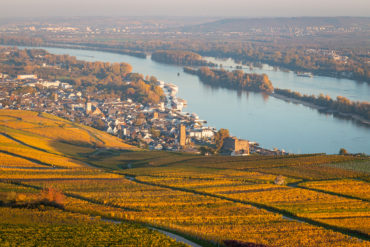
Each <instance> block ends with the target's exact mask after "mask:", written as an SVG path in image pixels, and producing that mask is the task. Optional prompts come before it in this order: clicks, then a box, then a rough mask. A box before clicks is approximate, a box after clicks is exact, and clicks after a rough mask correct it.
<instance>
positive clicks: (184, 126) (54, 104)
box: [0, 73, 278, 155]
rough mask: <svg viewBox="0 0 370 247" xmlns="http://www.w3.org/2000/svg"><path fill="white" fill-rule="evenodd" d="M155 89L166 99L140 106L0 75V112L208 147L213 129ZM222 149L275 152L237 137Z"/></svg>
mask: <svg viewBox="0 0 370 247" xmlns="http://www.w3.org/2000/svg"><path fill="white" fill-rule="evenodd" d="M159 85H160V87H161V88H162V89H163V91H164V93H165V95H166V100H165V101H164V102H162V103H160V104H158V105H155V106H145V105H143V104H141V103H138V102H134V101H133V100H132V99H129V98H128V99H120V98H115V99H112V98H108V99H107V98H105V99H101V97H96V96H98V95H99V94H100V92H99V91H98V92H95V93H94V94H89V93H88V92H86V91H83V90H82V91H78V90H76V89H75V88H74V87H73V86H72V85H70V84H68V83H64V82H60V81H44V80H42V79H39V78H37V76H36V75H18V76H17V77H16V78H11V77H9V76H8V75H6V74H2V73H0V102H1V103H0V109H1V108H5V109H19V110H32V111H39V112H47V113H52V114H54V115H57V116H59V117H63V118H66V119H69V120H71V121H75V122H80V123H82V124H85V125H88V126H93V127H95V128H98V129H101V130H103V131H106V132H108V133H110V134H112V135H115V136H118V137H119V138H122V139H124V140H126V141H127V142H129V143H132V144H136V145H139V146H141V147H146V148H149V149H151V150H171V151H179V150H181V151H185V152H199V151H198V148H196V147H199V146H201V145H208V146H209V145H213V144H214V143H215V141H214V136H215V133H216V131H217V130H216V129H215V128H211V127H207V126H205V125H204V124H205V123H206V121H204V120H200V119H199V117H198V116H197V115H196V114H195V113H193V114H189V113H186V112H183V108H184V107H185V106H186V101H185V100H183V99H180V98H178V97H177V96H176V94H177V91H178V88H177V86H176V85H174V84H170V83H165V82H161V81H160V82H159ZM222 151H223V152H224V153H227V154H231V155H249V154H250V153H253V152H255V153H260V154H278V153H277V151H278V150H277V151H270V150H266V149H263V148H260V147H259V146H258V144H256V143H252V142H248V141H246V140H240V139H238V138H236V137H230V138H226V139H225V140H224V147H223V148H222Z"/></svg>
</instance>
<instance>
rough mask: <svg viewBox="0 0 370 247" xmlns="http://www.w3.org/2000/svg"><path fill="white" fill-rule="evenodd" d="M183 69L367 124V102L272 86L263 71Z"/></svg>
mask: <svg viewBox="0 0 370 247" xmlns="http://www.w3.org/2000/svg"><path fill="white" fill-rule="evenodd" d="M184 72H185V73H189V74H193V75H197V76H198V77H199V79H200V80H201V81H202V82H203V83H205V84H208V85H211V86H220V87H224V88H230V89H236V90H249V91H255V92H264V93H267V94H269V95H271V96H273V97H275V98H278V99H281V100H285V101H290V102H293V103H300V104H302V105H304V106H307V107H310V108H314V109H317V110H319V111H320V112H325V113H331V114H333V115H334V116H338V115H339V116H340V117H345V118H352V119H354V120H357V121H359V122H360V123H361V124H364V125H367V126H370V103H369V102H359V101H351V100H349V99H347V98H345V97H343V96H338V97H337V98H336V99H331V98H330V97H329V96H328V95H326V96H325V95H323V94H320V95H319V96H315V95H310V96H309V95H302V94H301V93H299V92H294V91H291V90H289V89H280V88H274V87H273V85H272V83H271V81H270V80H269V78H268V76H267V75H265V74H262V75H259V74H248V73H244V72H243V71H241V70H234V71H231V72H228V71H226V70H223V69H210V68H208V67H201V68H199V69H193V68H189V67H184ZM337 114H338V115H337Z"/></svg>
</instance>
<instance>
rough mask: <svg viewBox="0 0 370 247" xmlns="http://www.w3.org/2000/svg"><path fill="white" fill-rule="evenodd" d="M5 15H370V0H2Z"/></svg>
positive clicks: (0, 7) (2, 13)
mask: <svg viewBox="0 0 370 247" xmlns="http://www.w3.org/2000/svg"><path fill="white" fill-rule="evenodd" d="M0 13H1V15H0V16H1V17H20V16H25V17H37V16H40V17H43V16H97V15H99V16H106V15H114V16H127V15H129V16H144V15H150V16H161V15H165V16H240V17H265V16H370V0H0Z"/></svg>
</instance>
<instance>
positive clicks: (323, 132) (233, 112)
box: [43, 47, 370, 154]
mask: <svg viewBox="0 0 370 247" xmlns="http://www.w3.org/2000/svg"><path fill="white" fill-rule="evenodd" d="M43 49H46V50H48V51H49V52H50V53H54V54H68V55H72V56H76V57H77V58H78V59H81V60H86V61H104V62H127V63H129V64H131V65H132V66H133V70H134V72H138V73H142V74H144V75H154V76H156V77H157V78H158V79H159V80H163V81H165V82H172V83H174V84H176V85H178V86H179V93H178V94H179V97H181V98H184V99H186V100H187V101H188V107H187V108H185V109H184V110H185V111H188V112H190V113H192V112H195V113H197V114H198V115H199V117H200V118H201V119H204V120H207V121H208V125H209V126H213V127H216V128H227V129H229V130H230V132H231V133H232V134H233V135H235V136H238V137H240V138H244V139H248V140H252V141H257V142H258V143H260V145H261V146H263V147H266V148H274V147H277V148H279V149H284V150H286V151H288V152H294V153H319V152H326V153H338V151H339V149H340V148H342V147H343V148H346V149H347V150H348V151H350V152H356V153H357V152H364V153H367V154H370V128H369V127H365V126H362V125H358V124H356V123H355V122H353V121H351V120H345V119H338V118H334V117H333V116H331V115H326V114H321V113H319V112H318V111H317V110H315V109H310V108H308V107H305V106H302V105H296V104H293V103H287V102H285V101H282V100H278V99H276V98H273V97H268V96H264V95H262V94H259V93H250V92H249V93H247V92H243V93H238V92H236V91H232V90H228V89H223V88H211V87H209V86H207V85H205V84H202V83H201V82H200V81H199V80H198V78H197V77H196V76H193V75H189V74H185V73H183V72H182V67H180V66H173V65H166V64H161V63H157V62H154V61H152V60H150V59H149V58H147V59H141V58H136V57H132V56H127V55H120V54H114V53H109V52H99V51H87V50H76V49H65V48H49V47H44V48H43ZM210 59H213V60H215V59H214V58H210ZM215 61H217V62H218V63H221V62H222V63H224V65H225V66H226V65H230V63H231V64H232V63H233V61H232V60H228V61H221V60H215ZM232 66H235V64H232ZM253 71H254V72H256V73H261V72H263V73H266V74H267V75H268V76H269V77H270V79H271V81H272V83H273V85H274V86H275V87H280V88H290V89H292V90H295V91H300V92H302V93H306V94H312V93H313V94H319V93H324V94H328V95H330V96H332V97H336V96H338V95H342V96H345V97H348V98H350V99H352V100H361V101H369V100H370V86H368V85H367V84H365V83H358V82H355V81H352V80H347V79H335V78H329V77H321V76H315V77H313V78H304V77H297V76H296V75H295V74H294V73H292V72H283V71H279V70H277V71H276V70H274V69H273V68H271V67H269V66H264V67H263V68H262V69H253ZM178 72H180V74H181V75H180V76H177V73H178Z"/></svg>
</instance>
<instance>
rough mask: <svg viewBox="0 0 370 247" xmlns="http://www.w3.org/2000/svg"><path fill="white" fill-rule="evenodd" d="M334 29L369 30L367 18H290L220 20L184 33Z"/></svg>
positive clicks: (188, 28) (186, 28) (191, 28)
mask: <svg viewBox="0 0 370 247" xmlns="http://www.w3.org/2000/svg"><path fill="white" fill-rule="evenodd" d="M312 26H315V27H319V26H326V27H334V28H357V27H359V28H361V29H362V30H369V29H370V18H369V17H292V18H283V17H280V18H233V19H222V20H218V21H213V22H209V23H204V24H200V25H193V26H187V27H184V28H183V29H182V31H184V32H249V31H253V30H256V29H269V28H279V29H281V30H289V29H290V28H306V27H312Z"/></svg>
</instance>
